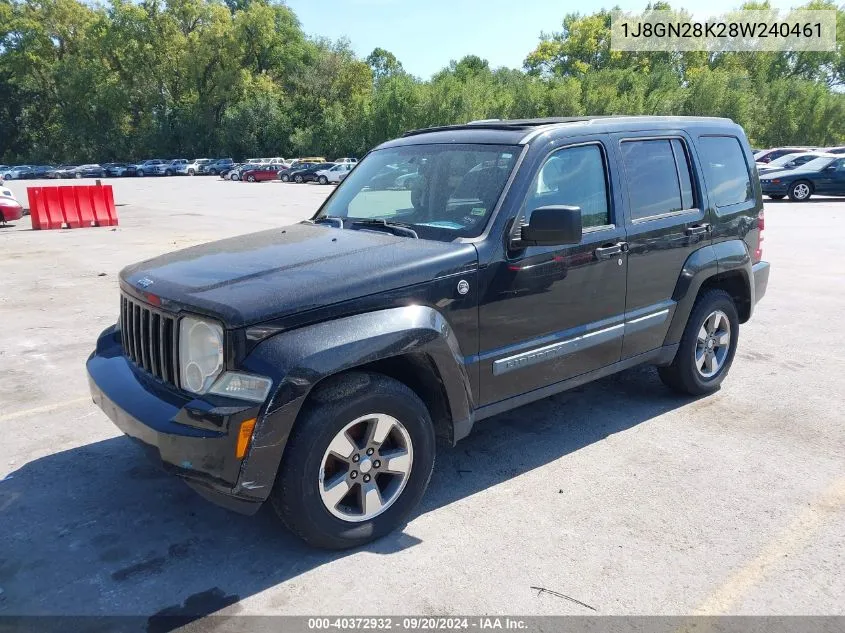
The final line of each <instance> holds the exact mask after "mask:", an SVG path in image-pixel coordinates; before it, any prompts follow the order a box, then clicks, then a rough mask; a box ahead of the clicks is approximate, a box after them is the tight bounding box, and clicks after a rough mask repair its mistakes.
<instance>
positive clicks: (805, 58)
mask: <svg viewBox="0 0 845 633" xmlns="http://www.w3.org/2000/svg"><path fill="white" fill-rule="evenodd" d="M650 8H653V9H669V5H667V4H665V3H656V4H654V5H650ZM742 8H755V9H757V8H769V6H768V4H767V3H747V4H745V5H743V7H742ZM806 8H814V9H819V8H826V9H835V10H837V21H838V28H837V38H838V46H837V50H836V51H835V52H830V53H818V52H812V53H706V52H686V53H679V52H653V53H628V52H626V53H621V52H614V51H611V50H610V12H609V11H600V12H597V13H593V14H590V15H580V14H569V15H567V16H566V17H565V18H564V19H563V21H562V25H561V29H560V30H559V31H556V32H552V33H544V34H542V35H541V36H540V39H539V43H538V46H537V47H536V49H535V50H533V51H530V52H528V54H527V57H526V59H525V62H524V66H523V68H522V69H508V68H495V69H494V68H490V66H489V64H488V63H487V61H486V60H484V59H481V58H480V57H477V56H474V55H470V56H467V57H464V58H463V59H461V60H459V61H452V62H451V63H450V64H449V65H448V66H447V67H445V68H443V69H442V70H441V71H440V72H438V73H436V74H435V75H434V76H433V77H431V78H430V79H428V80H423V79H420V78H417V77H414V76H413V75H411V74H409V73H407V72H406V71H405V70H404V69H403V67H402V64H401V62H400V60H398V59H397V58H396V57H395V56H394V55H393V54H392V53H390V52H389V51H386V50H384V49H380V48H377V49H376V50H374V51H373V52H372V53H371V54H370V55H369V56H368V57H367V58H366V59H360V58H358V57H356V55H355V54H354V52H353V51H352V49H351V47H350V45H349V43H348V42H346V41H334V42H333V41H329V40H325V39H320V38H312V37H308V36H307V35H306V34H305V33H303V31H302V29H301V27H300V24H299V22H298V20H297V18H296V15H295V14H294V13H293V12H292V11H291V9H290V8H288V7H287V6H286V5H284V4H281V3H278V2H274V1H272V0H141V1H140V2H137V1H131V0H106V4H103V5H92V4H88V3H84V2H79V1H77V0H0V162H2V163H7V164H8V163H16V162H33V163H44V162H75V163H78V162H86V161H110V160H127V159H141V158H146V157H154V156H155V157H176V156H180V157H189V158H190V157H195V156H233V157H235V158H237V159H240V158H244V157H247V156H279V155H281V156H297V155H312V154H320V155H326V156H330V157H334V156H347V155H352V156H361V155H363V154H364V153H365V152H366V151H367V150H369V149H370V148H372V147H373V146H375V145H377V144H378V143H380V142H382V141H384V140H386V139H389V138H393V137H395V136H397V135H400V134H401V133H403V132H404V131H406V130H409V129H413V128H420V127H427V126H432V125H442V124H448V123H459V122H466V121H469V120H474V119H487V118H527V117H544V116H575V115H585V114H591V115H592V114H676V115H712V116H726V117H730V118H732V119H734V120H735V121H737V122H738V123H740V124H742V125H743V126H744V127H745V130H746V132H747V133H748V135H749V137H750V139H751V141H752V143H753V144H755V145H758V146H761V147H769V146H776V145H788V144H796V145H798V144H811V145H832V144H845V91H843V88H845V11H843V10H842V9H838V8H837V7H836V5H835V4H833V3H832V2H831V1H830V0H813V1H812V2H811V3H810V4H809V5H806Z"/></svg>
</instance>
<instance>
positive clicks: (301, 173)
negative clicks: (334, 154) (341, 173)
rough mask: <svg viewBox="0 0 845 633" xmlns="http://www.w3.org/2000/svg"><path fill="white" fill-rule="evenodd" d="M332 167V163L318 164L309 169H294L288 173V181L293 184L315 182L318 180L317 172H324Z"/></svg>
mask: <svg viewBox="0 0 845 633" xmlns="http://www.w3.org/2000/svg"><path fill="white" fill-rule="evenodd" d="M332 167H334V163H318V164H316V165H311V166H310V167H304V168H301V169H300V168H294V169H293V170H292V171H291V172H290V173H289V176H290V180H292V181H293V182H295V183H300V184H301V183H303V182H315V181H316V180H317V178H318V176H317V172H320V171H325V170H327V169H331V168H332Z"/></svg>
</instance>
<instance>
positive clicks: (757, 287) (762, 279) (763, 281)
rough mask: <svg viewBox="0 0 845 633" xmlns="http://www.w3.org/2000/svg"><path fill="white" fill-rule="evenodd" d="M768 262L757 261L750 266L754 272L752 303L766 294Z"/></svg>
mask: <svg viewBox="0 0 845 633" xmlns="http://www.w3.org/2000/svg"><path fill="white" fill-rule="evenodd" d="M769 269H770V266H769V262H757V263H756V264H754V265H753V266H752V267H751V272H752V273H754V303H757V302H758V301H760V299H762V298H763V297H764V296H765V294H766V288H768V286H769Z"/></svg>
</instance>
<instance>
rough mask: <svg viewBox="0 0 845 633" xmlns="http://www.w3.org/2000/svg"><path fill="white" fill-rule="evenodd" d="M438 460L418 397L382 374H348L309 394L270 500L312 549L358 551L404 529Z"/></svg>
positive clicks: (423, 408) (427, 421) (280, 514)
mask: <svg viewBox="0 0 845 633" xmlns="http://www.w3.org/2000/svg"><path fill="white" fill-rule="evenodd" d="M434 454H435V438H434V426H433V424H432V422H431V417H430V415H429V412H428V409H426V407H425V405H424V404H423V402H422V401H421V400H420V398H419V397H418V396H417V394H416V393H414V392H413V391H412V390H411V389H409V388H408V387H407V386H405V385H404V384H402V383H401V382H399V381H397V380H394V379H392V378H389V377H387V376H384V375H382V374H375V373H369V372H366V373H365V372H352V373H348V374H344V375H343V376H339V377H337V378H334V379H329V380H328V381H326V382H325V383H324V384H322V385H321V386H319V387H317V389H316V390H315V392H314V393H313V394H312V395H311V396H309V400H308V402H307V403H306V405H305V408H304V409H303V411H302V413H301V414H300V416H299V419H298V420H297V422H296V424H295V425H294V428H293V432H292V433H291V436H290V439H289V440H288V443H287V447H286V448H285V453H284V456H283V457H282V463H281V465H280V467H279V472H278V475H277V478H276V484H275V486H274V487H273V491H272V493H271V497H270V498H271V500H272V503H273V507H274V508H275V510H276V512H277V514H278V515H279V517H280V518H281V519H282V521H283V522H284V523H285V525H287V526H288V528H289V529H290V530H291V531H292V532H294V533H295V534H297V535H298V536H299V537H301V538H302V539H304V540H305V541H307V542H308V543H310V544H311V545H314V546H317V547H325V548H330V549H344V548H348V547H356V546H359V545H363V544H364V543H368V542H370V541H372V540H374V539H377V538H379V537H381V536H384V535H385V534H387V533H388V532H391V531H393V530H394V529H396V528H398V527H400V526H401V525H403V523H404V521H405V519H406V518H407V516H408V515H409V514H410V513H411V511H412V510H413V509H414V508H415V507H416V506H417V504H418V503H419V501H420V499H421V498H422V496H423V494H424V493H425V489H426V488H427V487H428V482H429V479H430V478H431V472H432V469H433V467H434Z"/></svg>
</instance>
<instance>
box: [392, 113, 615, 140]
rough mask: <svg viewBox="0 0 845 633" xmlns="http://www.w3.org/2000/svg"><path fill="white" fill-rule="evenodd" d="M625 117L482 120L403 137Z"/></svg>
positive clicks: (417, 131) (406, 134)
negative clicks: (469, 129) (470, 129)
mask: <svg viewBox="0 0 845 633" xmlns="http://www.w3.org/2000/svg"><path fill="white" fill-rule="evenodd" d="M624 116H627V115H622V114H599V115H593V116H570V117H546V118H541V119H480V120H478V121H470V122H469V123H457V124H454V125H439V126H434V127H426V128H421V129H419V130H409V131H408V132H405V133H404V134H403V135H402V136H403V137H405V136H416V135H418V134H427V133H429V132H446V131H449V130H465V129H468V128H472V129H478V128H484V129H488V130H520V129H523V130H525V129H531V128H535V127H540V126H542V125H555V124H560V123H579V122H583V121H592V120H593V119H607V118H620V117H624Z"/></svg>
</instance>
